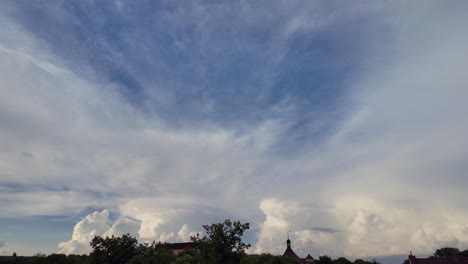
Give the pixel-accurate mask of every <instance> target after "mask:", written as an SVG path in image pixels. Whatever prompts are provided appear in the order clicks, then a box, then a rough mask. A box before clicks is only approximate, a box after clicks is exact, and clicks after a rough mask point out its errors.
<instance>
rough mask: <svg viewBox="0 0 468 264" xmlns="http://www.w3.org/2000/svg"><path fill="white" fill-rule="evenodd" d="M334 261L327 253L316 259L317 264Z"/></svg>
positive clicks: (327, 263)
mask: <svg viewBox="0 0 468 264" xmlns="http://www.w3.org/2000/svg"><path fill="white" fill-rule="evenodd" d="M332 262H333V261H332V259H331V258H330V257H329V256H327V255H323V256H319V258H318V259H317V260H316V261H315V263H317V264H332Z"/></svg>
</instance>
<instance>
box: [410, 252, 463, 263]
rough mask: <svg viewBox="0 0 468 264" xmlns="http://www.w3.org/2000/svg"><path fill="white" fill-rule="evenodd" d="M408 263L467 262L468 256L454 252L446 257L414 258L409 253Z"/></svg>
mask: <svg viewBox="0 0 468 264" xmlns="http://www.w3.org/2000/svg"><path fill="white" fill-rule="evenodd" d="M408 259H409V261H410V264H468V257H467V256H464V255H461V254H456V255H453V256H451V257H448V258H416V257H415V256H413V255H409V256H408Z"/></svg>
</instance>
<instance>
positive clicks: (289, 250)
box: [283, 237, 468, 264]
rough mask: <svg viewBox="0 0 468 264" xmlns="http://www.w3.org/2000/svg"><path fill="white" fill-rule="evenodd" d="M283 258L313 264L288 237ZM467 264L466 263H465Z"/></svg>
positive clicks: (308, 256) (309, 257)
mask: <svg viewBox="0 0 468 264" xmlns="http://www.w3.org/2000/svg"><path fill="white" fill-rule="evenodd" d="M283 257H287V258H289V259H292V260H294V261H295V262H297V263H301V264H302V263H314V258H312V256H310V254H309V255H307V257H306V258H304V259H301V258H300V257H299V256H298V255H297V254H296V253H295V252H294V250H293V249H292V248H291V240H289V237H288V240H286V251H284V253H283ZM467 264H468V263H467Z"/></svg>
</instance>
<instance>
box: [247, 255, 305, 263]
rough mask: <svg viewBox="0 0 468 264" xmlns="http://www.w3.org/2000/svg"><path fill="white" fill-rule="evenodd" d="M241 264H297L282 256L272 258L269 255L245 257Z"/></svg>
mask: <svg viewBox="0 0 468 264" xmlns="http://www.w3.org/2000/svg"><path fill="white" fill-rule="evenodd" d="M240 263H241V264H297V263H296V262H294V261H293V260H291V259H289V258H286V257H283V256H273V255H271V254H260V255H246V256H245V257H243V258H242V260H241V262H240Z"/></svg>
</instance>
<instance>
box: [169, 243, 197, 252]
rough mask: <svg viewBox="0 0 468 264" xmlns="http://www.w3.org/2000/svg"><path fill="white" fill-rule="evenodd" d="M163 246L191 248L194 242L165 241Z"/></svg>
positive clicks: (171, 248)
mask: <svg viewBox="0 0 468 264" xmlns="http://www.w3.org/2000/svg"><path fill="white" fill-rule="evenodd" d="M165 246H166V247H167V248H168V249H170V250H183V249H186V248H193V247H195V244H194V243H193V242H183V243H167V244H165Z"/></svg>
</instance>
